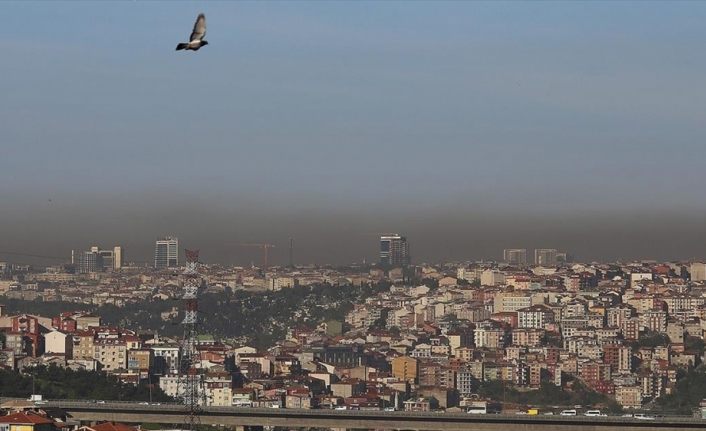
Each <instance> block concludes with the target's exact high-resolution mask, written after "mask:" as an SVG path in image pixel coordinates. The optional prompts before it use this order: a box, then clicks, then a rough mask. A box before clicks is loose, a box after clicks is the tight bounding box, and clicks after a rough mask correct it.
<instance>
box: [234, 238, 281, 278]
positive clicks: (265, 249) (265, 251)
mask: <svg viewBox="0 0 706 431" xmlns="http://www.w3.org/2000/svg"><path fill="white" fill-rule="evenodd" d="M240 245H241V246H242V247H258V248H260V249H261V250H262V255H263V267H262V270H263V271H267V263H268V262H269V257H270V249H271V248H276V246H275V245H274V244H266V243H245V244H240Z"/></svg>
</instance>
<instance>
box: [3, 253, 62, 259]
mask: <svg viewBox="0 0 706 431" xmlns="http://www.w3.org/2000/svg"><path fill="white" fill-rule="evenodd" d="M0 255H8V256H21V257H34V258H37V259H51V260H67V259H66V257H59V256H46V255H42V254H30V253H20V252H16V251H0Z"/></svg>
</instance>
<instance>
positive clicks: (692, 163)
mask: <svg viewBox="0 0 706 431" xmlns="http://www.w3.org/2000/svg"><path fill="white" fill-rule="evenodd" d="M0 11H2V16H4V17H6V19H4V20H3V26H2V27H1V28H0V50H2V53H3V54H2V58H1V59H0V74H1V75H2V77H3V79H2V80H0V91H1V94H2V99H1V101H0V142H1V143H2V144H1V147H2V148H1V149H2V155H3V156H2V158H0V199H2V202H3V203H2V208H3V210H5V209H7V210H6V211H3V213H5V214H4V215H0V219H2V220H0V221H2V222H3V223H2V225H3V226H2V227H1V228H0V229H4V231H0V234H3V235H4V236H5V238H6V241H7V244H8V246H11V247H12V248H15V249H16V248H22V249H26V250H32V251H36V248H37V245H36V244H32V241H33V240H34V239H33V235H36V236H39V237H41V238H43V239H46V238H52V239H51V245H50V246H49V247H54V248H55V249H56V250H57V251H60V250H64V249H67V248H68V247H74V246H75V247H83V246H87V244H86V245H84V244H83V243H84V242H109V241H112V242H122V243H127V244H130V245H131V246H132V247H133V249H134V250H135V255H136V256H138V257H139V256H141V255H145V256H148V255H149V248H150V246H149V242H150V241H151V239H152V238H153V237H155V236H157V235H160V234H165V233H174V234H177V235H181V236H183V237H184V236H185V237H187V238H191V240H192V241H193V242H196V243H199V245H202V246H203V247H204V248H206V249H208V248H212V249H219V250H221V251H219V255H223V254H224V253H225V254H227V259H231V260H234V261H235V260H237V259H240V258H245V257H247V256H245V255H242V254H240V253H239V252H237V251H232V250H230V251H224V250H225V248H222V247H221V246H220V245H219V244H218V243H219V242H220V238H221V236H222V234H223V232H225V231H227V232H228V235H230V237H229V238H230V240H232V241H236V242H237V241H240V240H243V241H245V242H247V241H252V240H260V239H262V240H268V241H272V242H277V241H280V242H282V243H286V237H287V236H289V235H294V236H297V237H302V238H316V237H321V236H326V235H329V234H332V233H341V234H342V235H346V236H347V237H348V238H350V239H351V242H352V244H354V245H352V246H351V249H350V250H348V251H346V252H340V256H337V257H335V258H334V260H340V261H349V260H353V259H357V258H358V256H361V255H372V253H374V246H375V245H374V241H369V239H370V232H377V231H387V230H392V231H398V230H406V231H407V232H405V233H407V234H408V235H409V236H411V237H415V236H416V237H417V238H430V239H427V240H418V242H417V250H418V254H417V255H418V256H420V255H421V256H422V257H425V258H428V259H434V258H436V257H444V258H450V257H458V258H464V257H481V256H482V255H486V256H488V257H492V256H493V255H497V254H498V253H500V250H501V249H502V248H503V246H507V247H515V246H526V247H528V248H531V247H534V246H537V247H545V246H551V245H552V244H548V243H549V242H552V243H553V244H558V245H557V246H558V247H560V248H562V247H563V248H569V249H573V250H574V252H575V253H576V254H577V255H579V256H585V257H591V258H599V257H602V256H606V257H633V256H634V257H638V256H642V255H643V254H644V253H646V254H647V255H648V256H644V257H651V256H663V255H664V254H666V253H665V252H664V249H663V247H662V246H663V244H664V241H662V242H661V243H660V244H658V245H657V246H654V248H653V249H648V250H647V251H645V245H644V244H642V243H639V242H635V240H634V238H632V237H630V238H626V239H625V240H624V241H621V242H620V243H611V242H610V241H607V242H601V243H600V244H593V245H591V246H590V247H588V246H586V245H585V241H583V239H582V238H578V239H576V238H574V237H575V236H576V235H573V236H572V235H569V234H568V233H567V232H573V231H576V229H578V231H581V229H584V230H586V227H585V225H586V223H588V222H589V221H591V220H598V219H600V220H602V221H604V222H605V223H606V224H597V223H596V224H595V226H594V225H591V226H592V227H591V229H589V231H591V232H593V230H595V229H600V228H601V226H604V227H605V232H603V233H605V235H606V237H607V238H610V237H611V235H608V233H607V232H609V231H612V230H617V231H620V230H621V229H622V230H624V228H629V227H630V226H632V223H634V220H635V219H636V218H637V219H640V220H642V219H643V216H645V215H647V216H648V217H647V219H649V216H652V217H656V218H658V219H659V220H660V221H659V223H657V222H656V221H655V222H654V223H653V224H649V223H647V222H645V223H643V225H640V226H641V227H640V228H641V229H644V231H639V232H643V233H644V234H645V235H649V233H650V232H654V231H655V230H659V231H662V230H669V229H668V226H673V225H675V224H677V225H681V226H684V225H685V224H684V223H685V220H686V219H689V220H691V218H698V217H701V218H703V217H702V216H703V211H704V210H705V209H706V199H704V197H706V196H705V195H706V191H705V190H706V189H705V188H704V184H706V170H705V169H704V168H703V166H704V160H706V145H705V144H704V142H705V139H704V138H705V136H704V135H705V134H706V128H704V127H703V123H704V118H706V86H705V85H704V76H706V57H705V56H704V55H703V42H704V40H706V27H705V26H704V25H703V23H704V22H706V4H704V3H699V2H684V3H680V2H663V3H659V2H508V3H502V2H488V3H483V2H448V3H446V2H212V3H208V2H207V3H188V2H120V3H118V2H112V3H103V2H100V3H99V2H94V3H89V2H68V3H64V2H36V3H34V2H16V3H13V2H3V3H2V4H0ZM201 11H203V12H205V13H206V15H207V18H208V35H207V39H208V40H209V42H210V44H209V45H208V46H207V47H206V48H204V49H203V50H201V51H199V52H198V53H191V52H189V53H184V52H178V53H177V52H174V46H175V45H176V44H177V43H178V42H180V41H184V40H185V39H187V38H188V35H189V32H190V30H191V26H192V25H193V20H194V18H195V16H196V14H197V13H198V12H201ZM9 17H11V19H9ZM49 199H51V204H49V203H48V202H49ZM180 214H181V215H182V216H181V217H180ZM479 214H480V215H479ZM498 214H504V215H507V214H512V217H510V218H509V219H508V220H507V221H505V222H503V223H499V222H498V223H493V222H491V221H488V220H489V219H490V220H492V219H494V218H496V215H498ZM194 217H200V218H197V220H201V221H202V223H204V224H206V225H208V226H211V227H213V231H209V229H207V228H196V227H195V226H194V223H192V220H194ZM508 217H509V216H508ZM222 219H223V220H222ZM229 219H230V220H233V221H234V222H233V225H229V224H228V223H227V222H225V221H224V220H229ZM536 219H540V220H552V222H551V223H548V226H546V227H545V229H544V230H540V231H536V232H532V230H533V229H534V228H533V226H536V224H533V222H532V220H536ZM106 220H109V221H110V223H108V224H109V225H110V226H108V225H107V224H106V223H105V221H106ZM572 220H573V221H576V220H581V222H580V223H579V222H575V223H574V224H572V223H571V221H572ZM655 220H656V219H655ZM219 223H223V224H219ZM567 223H568V224H567ZM577 223H578V224H577ZM620 223H623V225H621V224H620ZM625 223H627V225H625ZM638 224H639V223H638ZM440 225H446V226H453V227H454V228H453V229H451V230H449V231H448V232H447V231H444V230H443V229H440ZM557 225H560V226H565V228H564V231H565V232H564V233H563V234H560V233H557V232H558V231H557V229H556V228H555V227H552V226H557ZM18 226H22V228H21V229H18ZM352 226H355V227H352ZM690 226H691V225H690ZM697 226H698V224H697ZM509 227H512V228H513V229H514V230H512V229H511V231H512V234H510V235H508V234H507V232H508V228H509ZM574 228H575V229H574ZM611 229H612V230H611ZM701 229H702V228H701ZM702 232H703V229H702V230H701V231H699V232H697V234H698V235H696V236H697V237H698V236H699V235H700V234H701V233H702ZM481 233H488V235H489V237H490V238H495V239H493V240H491V239H487V238H484V239H483V241H481V242H482V244H483V245H482V246H481V245H477V246H476V245H474V239H478V238H479V236H478V235H481ZM588 235H592V234H591V233H590V232H589V233H588ZM675 235H681V234H679V233H675ZM683 235H684V236H683V237H679V236H677V237H676V239H678V241H677V242H676V244H675V245H674V246H673V248H672V249H673V251H672V249H670V253H671V252H674V253H678V252H679V250H680V246H681V249H682V250H683V252H682V253H683V256H675V257H688V256H692V255H704V254H706V252H704V247H702V246H700V245H699V244H700V243H703V236H700V239H698V238H695V237H694V236H695V234H694V231H693V230H690V231H689V233H686V232H685V233H683ZM525 237H526V238H525ZM547 237H548V238H549V240H544V238H547ZM635 237H641V235H640V234H639V233H635ZM361 238H363V239H361ZM631 238H632V239H631ZM667 239H670V240H674V239H675V237H674V236H665V238H664V240H665V241H666V240H667ZM523 241H525V242H526V244H519V242H523ZM420 242H421V243H420ZM538 242H541V243H538ZM302 243H304V244H306V240H304V239H303V240H302ZM310 244H311V246H310V248H309V250H308V251H306V250H304V251H302V253H304V256H306V257H307V258H309V259H311V260H319V259H324V258H326V257H329V256H331V252H330V250H328V249H327V246H326V244H325V243H324V242H321V241H315V240H313V239H310ZM413 244H414V243H413ZM476 244H477V242H476ZM219 247H221V248H219ZM582 247H583V248H582ZM615 250H619V251H618V252H616V251H615ZM306 253H308V254H306ZM618 255H619V256H618ZM244 256H245V257H244ZM0 257H1V256H0ZM227 259H226V260H227Z"/></svg>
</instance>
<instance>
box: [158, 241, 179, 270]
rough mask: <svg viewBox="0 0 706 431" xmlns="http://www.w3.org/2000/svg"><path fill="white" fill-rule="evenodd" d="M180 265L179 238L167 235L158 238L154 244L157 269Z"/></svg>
mask: <svg viewBox="0 0 706 431" xmlns="http://www.w3.org/2000/svg"><path fill="white" fill-rule="evenodd" d="M178 266H179V239H178V238H176V237H171V236H167V237H164V238H161V239H158V240H157V241H156V242H155V246H154V267H155V268H156V269H163V268H176V267H178Z"/></svg>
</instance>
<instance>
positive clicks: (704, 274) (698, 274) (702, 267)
mask: <svg viewBox="0 0 706 431" xmlns="http://www.w3.org/2000/svg"><path fill="white" fill-rule="evenodd" d="M689 274H691V281H706V263H701V262H694V263H692V264H691V266H690V267H689Z"/></svg>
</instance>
